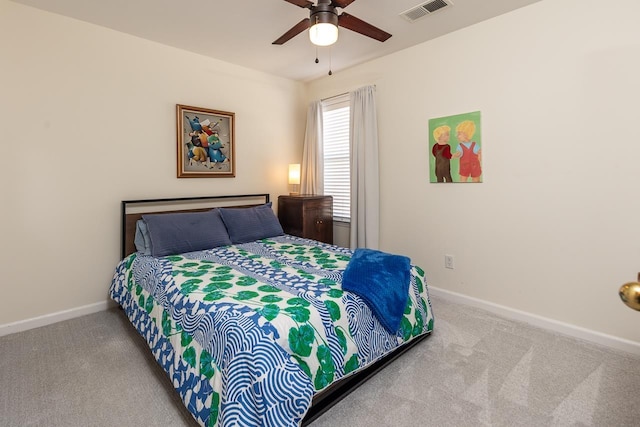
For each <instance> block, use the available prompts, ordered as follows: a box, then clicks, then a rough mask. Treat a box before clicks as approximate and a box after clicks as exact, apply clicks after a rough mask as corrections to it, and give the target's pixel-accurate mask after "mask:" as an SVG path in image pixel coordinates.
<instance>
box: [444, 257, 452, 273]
mask: <svg viewBox="0 0 640 427" xmlns="http://www.w3.org/2000/svg"><path fill="white" fill-rule="evenodd" d="M444 267H445V268H450V269H452V270H453V255H445V256H444Z"/></svg>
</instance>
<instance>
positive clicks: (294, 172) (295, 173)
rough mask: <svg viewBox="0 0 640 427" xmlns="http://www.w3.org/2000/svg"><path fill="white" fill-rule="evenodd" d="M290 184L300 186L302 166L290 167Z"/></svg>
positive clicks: (293, 165)
mask: <svg viewBox="0 0 640 427" xmlns="http://www.w3.org/2000/svg"><path fill="white" fill-rule="evenodd" d="M289 184H294V185H298V184H300V164H298V163H295V164H290V165H289Z"/></svg>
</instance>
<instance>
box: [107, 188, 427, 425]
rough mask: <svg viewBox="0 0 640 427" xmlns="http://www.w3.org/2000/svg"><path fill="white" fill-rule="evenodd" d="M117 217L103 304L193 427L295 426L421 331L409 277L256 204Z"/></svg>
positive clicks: (248, 199) (415, 283)
mask: <svg viewBox="0 0 640 427" xmlns="http://www.w3.org/2000/svg"><path fill="white" fill-rule="evenodd" d="M121 215H122V244H121V247H122V253H121V255H122V260H121V261H120V262H119V264H118V266H117V267H116V270H115V273H114V277H113V280H112V283H111V287H110V290H109V294H110V297H111V298H112V299H113V300H114V301H116V302H117V303H118V304H119V305H120V306H121V308H122V309H123V310H124V313H125V314H126V315H127V317H128V318H129V320H130V321H131V323H132V325H133V326H134V327H135V328H136V330H137V331H138V333H139V334H140V335H141V336H142V337H143V338H144V339H145V341H146V342H147V344H148V345H149V347H150V349H151V352H152V354H153V357H154V358H155V360H156V361H157V362H158V364H159V365H160V366H161V367H162V368H163V369H164V371H165V372H166V373H167V375H168V377H169V379H170V380H171V383H172V385H173V387H174V388H175V390H176V391H177V393H178V394H179V395H180V397H181V399H182V401H183V403H184V405H185V406H186V407H187V409H188V410H189V411H190V412H191V414H192V415H193V417H194V419H195V420H196V421H197V422H198V423H199V424H200V425H202V426H230V425H244V426H258V425H263V426H298V425H307V424H309V423H311V422H312V421H313V420H314V419H316V418H317V417H318V416H320V415H321V414H322V413H323V412H324V411H326V410H327V409H328V408H330V407H331V406H332V405H333V404H335V403H336V402H337V401H339V399H341V398H342V397H344V396H345V395H346V394H348V393H349V392H351V391H352V390H353V389H354V388H356V387H357V386H358V385H360V384H361V383H362V382H364V381H365V380H366V379H367V378H369V377H370V376H371V375H373V374H375V372H377V371H378V370H380V369H381V368H382V367H384V366H385V365H386V364H388V363H390V361H392V360H393V359H395V358H396V357H398V356H399V355H400V354H402V353H403V352H405V351H407V350H408V349H409V348H411V347H412V346H413V345H415V344H417V343H418V342H420V341H421V340H422V339H424V338H425V337H426V336H428V335H429V334H430V332H431V331H432V329H433V315H432V312H431V303H430V301H429V295H428V290H427V285H426V280H425V274H424V271H423V270H422V269H421V268H420V267H418V266H415V265H413V264H410V263H409V260H408V258H406V257H401V256H398V255H391V254H384V253H378V252H377V251H368V250H360V249H358V250H356V251H351V250H349V249H346V248H342V247H338V246H334V245H329V244H326V243H321V242H317V241H313V240H309V239H303V238H300V237H295V236H290V235H286V234H284V233H282V228H281V227H279V223H278V221H277V218H276V217H275V215H274V213H273V210H272V209H271V203H270V200H269V195H268V194H250V195H241V196H235V195H232V196H215V197H190V198H172V199H146V200H127V201H123V202H122V211H121ZM158 224H160V225H158ZM220 224H222V226H221V225H220ZM211 242H215V243H213V244H212V243H211ZM153 243H155V244H153ZM212 245H215V247H208V246H212ZM370 256H375V257H377V258H368V257H370ZM380 257H383V258H380ZM357 261H358V262H360V264H358V263H357ZM366 262H369V263H371V262H375V263H376V265H377V264H379V265H381V266H384V265H388V266H389V271H385V272H384V273H385V275H377V277H369V276H368V275H369V274H370V273H369V272H370V270H373V269H371V268H369V266H370V265H371V264H366ZM356 267H358V268H356ZM385 268H386V267H385ZM382 269H383V268H381V270H382ZM401 271H402V272H401ZM376 274H377V273H376ZM380 278H383V279H384V281H382V280H380ZM363 280H364V281H365V283H364V285H365V286H364V287H365V288H369V289H364V290H362V288H363V286H362V285H363V282H362V281H363ZM385 281H386V282H388V283H386V282H385ZM343 282H344V283H343ZM369 282H370V283H369ZM396 282H398V284H399V285H398V286H397V287H396V286H391V285H390V283H396ZM400 283H406V284H405V285H400ZM347 285H349V286H351V288H350V289H351V290H352V291H346V290H345V289H346V288H347ZM369 285H370V286H369ZM358 286H360V288H358ZM375 286H378V290H377V291H375V292H373V291H374V290H375V289H376V287H375ZM380 286H381V287H380ZM402 286H404V288H403V289H401V288H402ZM343 287H344V288H345V289H343ZM396 288H397V289H398V290H393V291H389V292H387V289H396ZM354 292H355V293H354ZM367 293H369V295H367ZM371 293H373V294H371ZM386 293H389V294H393V295H389V296H388V297H385V298H386V299H385V300H384V301H379V300H381V299H382V297H381V295H382V296H384V294H386ZM390 301H392V302H393V304H391V303H390ZM398 301H401V302H402V304H401V306H399V305H398ZM404 301H406V303H404ZM385 304H386V305H385ZM398 307H399V309H398ZM392 312H393V313H392ZM391 331H395V332H391Z"/></svg>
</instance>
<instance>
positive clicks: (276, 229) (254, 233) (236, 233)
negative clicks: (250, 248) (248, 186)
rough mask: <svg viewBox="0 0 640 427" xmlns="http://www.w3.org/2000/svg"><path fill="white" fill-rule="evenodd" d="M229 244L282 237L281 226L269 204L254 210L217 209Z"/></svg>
mask: <svg viewBox="0 0 640 427" xmlns="http://www.w3.org/2000/svg"><path fill="white" fill-rule="evenodd" d="M219 209H220V215H222V220H223V221H224V225H226V226H227V231H228V232H229V237H230V238H231V242H233V243H234V244H235V243H247V242H252V241H254V240H260V239H266V238H267V237H275V236H282V235H283V234H284V231H282V226H281V225H280V222H279V221H278V218H276V214H275V213H273V209H271V202H269V203H266V204H264V205H260V206H256V207H254V208H246V209H245V208H237V209H232V208H219Z"/></svg>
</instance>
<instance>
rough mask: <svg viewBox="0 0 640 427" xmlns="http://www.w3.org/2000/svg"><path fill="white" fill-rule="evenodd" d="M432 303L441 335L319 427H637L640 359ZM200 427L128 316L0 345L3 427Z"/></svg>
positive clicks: (42, 331)
mask: <svg viewBox="0 0 640 427" xmlns="http://www.w3.org/2000/svg"><path fill="white" fill-rule="evenodd" d="M432 303H433V310H434V315H435V317H436V321H435V328H434V332H433V334H432V335H431V336H430V337H428V338H427V339H426V340H424V341H423V342H421V343H420V344H418V345H417V346H416V347H414V348H413V349H412V350H410V351H409V352H407V353H406V354H404V355H403V356H401V357H400V358H399V359H397V360H396V361H394V362H393V363H392V364H391V365H389V366H388V367H386V368H385V369H384V370H383V371H381V372H380V373H378V374H377V375H376V376H375V377H373V378H372V379H370V380H369V381H368V382H367V383H365V384H364V385H363V386H361V387H360V388H359V389H357V390H356V391H355V392H353V393H352V394H350V395H349V396H348V397H346V398H345V399H344V400H343V401H341V402H340V403H338V404H337V405H336V406H334V407H333V408H332V409H331V410H329V411H328V412H326V413H325V414H324V415H322V416H321V417H320V418H318V419H317V420H316V421H315V422H314V423H313V424H312V426H313V427H335V426H349V427H359V426H362V427H373V426H456V427H465V426H536V427H538V426H598V427H601V426H612V427H613V426H615V427H619V426H640V357H638V356H634V355H630V354H627V353H623V352H618V351H614V350H612V349H608V348H604V347H600V346H597V345H594V344H591V343H587V342H584V341H580V340H576V339H573V338H569V337H565V336H562V335H557V334H554V333H551V332H549V331H545V330H542V329H538V328H535V327H531V326H528V325H526V324H523V323H518V322H513V321H510V320H506V319H503V318H500V317H497V316H495V315H493V314H491V313H488V312H485V311H483V310H480V309H477V308H471V307H468V306H462V305H456V304H452V303H451V302H448V301H446V300H442V299H439V298H432ZM639 322H640V320H639ZM196 425H197V424H196V423H195V421H193V419H192V418H191V416H190V414H189V413H188V412H187V410H186V409H185V408H184V407H183V406H182V403H181V401H180V399H179V398H178V395H177V393H176V392H174V391H173V389H172V388H171V384H170V382H169V380H168V378H167V377H166V376H165V374H164V372H163V371H162V370H161V368H160V367H159V366H158V365H157V364H156V363H155V361H154V360H153V358H152V357H151V354H150V352H149V350H148V348H147V347H146V344H145V343H144V341H142V339H141V338H140V337H138V336H137V334H136V332H135V330H134V329H133V328H132V327H131V326H130V324H129V323H128V320H127V319H126V317H125V315H124V313H123V312H122V311H121V310H118V309H112V310H108V311H105V312H100V313H96V314H92V315H89V316H84V317H81V318H77V319H72V320H68V321H65V322H60V323H57V324H54V325H49V326H46V327H42V328H38V329H33V330H30V331H25V332H20V333H17V334H13V335H8V336H5V337H0V426H3V427H4V426H65V427H66V426H69V427H75V426H83V427H85V426H98V427H102V426H105V427H106V426H196Z"/></svg>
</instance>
